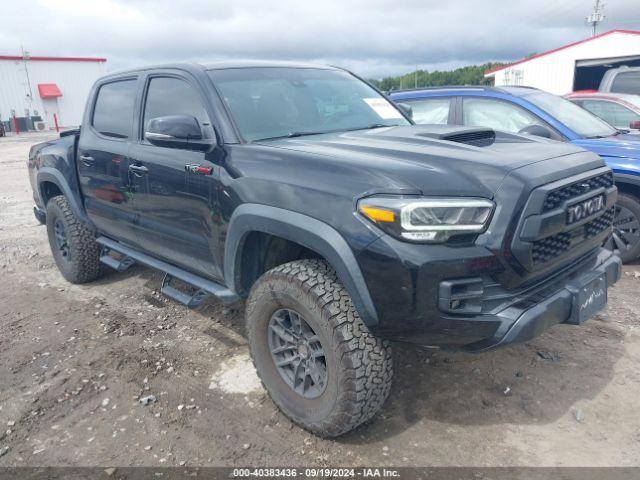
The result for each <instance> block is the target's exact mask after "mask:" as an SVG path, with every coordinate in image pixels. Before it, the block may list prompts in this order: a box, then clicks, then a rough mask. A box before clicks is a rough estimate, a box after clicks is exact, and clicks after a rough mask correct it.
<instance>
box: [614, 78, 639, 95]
mask: <svg viewBox="0 0 640 480" xmlns="http://www.w3.org/2000/svg"><path fill="white" fill-rule="evenodd" d="M611 91H612V92H616V93H633V94H635V95H640V72H624V73H619V74H617V75H616V77H615V78H614V79H613V83H612V84H611Z"/></svg>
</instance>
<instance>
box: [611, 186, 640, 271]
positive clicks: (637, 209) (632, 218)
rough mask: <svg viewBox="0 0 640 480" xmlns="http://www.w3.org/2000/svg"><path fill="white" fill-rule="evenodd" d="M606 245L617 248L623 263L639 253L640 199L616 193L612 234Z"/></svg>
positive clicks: (634, 257)
mask: <svg viewBox="0 0 640 480" xmlns="http://www.w3.org/2000/svg"><path fill="white" fill-rule="evenodd" d="M606 246H607V247H608V248H609V249H612V250H613V249H615V250H618V251H619V252H620V258H621V259H622V262H623V263H628V262H631V261H633V260H635V259H636V258H638V255H640V200H638V198H636V197H635V196H632V195H629V194H626V193H619V194H618V202H617V203H616V206H615V214H614V217H613V234H612V235H611V238H610V239H609V240H608V241H607V244H606Z"/></svg>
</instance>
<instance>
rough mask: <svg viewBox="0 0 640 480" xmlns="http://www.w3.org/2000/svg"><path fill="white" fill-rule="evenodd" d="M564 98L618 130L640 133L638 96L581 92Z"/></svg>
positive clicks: (639, 99) (639, 100) (639, 98)
mask: <svg viewBox="0 0 640 480" xmlns="http://www.w3.org/2000/svg"><path fill="white" fill-rule="evenodd" d="M565 98H566V99H567V100H570V101H572V102H573V103H575V104H576V105H580V106H581V107H582V108H585V109H587V110H589V111H590V112H591V113H593V114H594V115H597V116H598V117H600V118H601V119H603V120H604V121H605V122H607V123H608V124H609V125H612V126H614V127H616V128H617V129H619V130H628V131H629V132H630V133H639V132H640V95H630V94H627V93H600V92H596V91H583V92H573V93H570V94H568V95H565Z"/></svg>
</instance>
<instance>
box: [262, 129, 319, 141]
mask: <svg viewBox="0 0 640 480" xmlns="http://www.w3.org/2000/svg"><path fill="white" fill-rule="evenodd" d="M323 133H331V132H330V131H324V132H289V133H287V134H286V135H276V136H275V137H266V138H259V139H257V140H254V141H255V142H262V141H263V140H278V139H279V138H295V137H305V136H307V135H322V134H323Z"/></svg>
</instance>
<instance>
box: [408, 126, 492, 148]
mask: <svg viewBox="0 0 640 480" xmlns="http://www.w3.org/2000/svg"><path fill="white" fill-rule="evenodd" d="M420 135H421V136H425V137H430V138H435V139H437V140H446V141H447V142H456V143H465V144H467V145H473V146H474V147H488V146H489V145H493V143H494V142H495V141H496V132H495V131H493V130H491V129H489V128H467V129H464V130H456V131H453V132H424V133H421V134H420Z"/></svg>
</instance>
